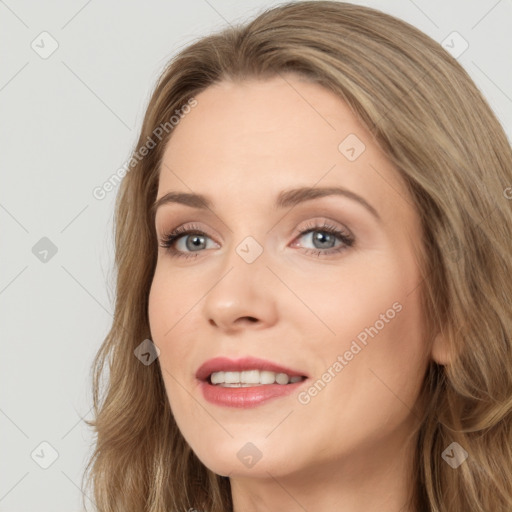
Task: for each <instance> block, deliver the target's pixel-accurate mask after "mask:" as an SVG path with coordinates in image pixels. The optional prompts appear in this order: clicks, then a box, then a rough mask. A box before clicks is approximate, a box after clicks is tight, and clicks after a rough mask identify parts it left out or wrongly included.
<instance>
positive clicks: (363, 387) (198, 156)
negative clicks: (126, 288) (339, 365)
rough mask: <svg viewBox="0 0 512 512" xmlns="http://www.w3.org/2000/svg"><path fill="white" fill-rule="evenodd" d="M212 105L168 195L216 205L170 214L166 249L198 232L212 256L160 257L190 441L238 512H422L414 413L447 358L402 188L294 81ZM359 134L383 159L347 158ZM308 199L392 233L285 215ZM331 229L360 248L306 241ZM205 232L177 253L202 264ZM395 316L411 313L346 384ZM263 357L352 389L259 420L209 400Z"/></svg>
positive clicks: (361, 131) (277, 405)
mask: <svg viewBox="0 0 512 512" xmlns="http://www.w3.org/2000/svg"><path fill="white" fill-rule="evenodd" d="M284 78H286V80H285V79H284ZM196 99H197V101H198V105H197V106H196V107H195V108H194V109H193V110H192V111H191V112H190V113H189V114H187V115H186V116H185V117H184V118H183V119H182V120H181V121H180V124H179V125H178V126H177V127H176V128H175V129H174V131H173V135H172V137H171V139H170V140H169V142H168V144H167V147H166V150H165V154H164V158H163V164H162V169H161V175H160V180H159V187H158V193H157V198H160V197H162V196H163V195H164V194H166V193H167V192H169V191H171V190H172V191H180V192H195V193H201V194H205V195H207V196H209V197H210V198H211V200H212V201H213V207H212V209H211V210H204V211H203V210H199V209H196V208H192V207H189V206H186V205H181V204H167V205H163V206H161V207H160V208H159V209H158V210H157V214H156V219H155V229H156V232H157V235H158V237H159V238H160V237H162V236H163V235H164V234H166V233H168V232H169V231H170V230H171V229H173V228H176V227H178V226H183V225H185V224H186V223H194V224H196V225H198V227H200V229H201V231H204V232H205V233H206V235H207V238H206V239H205V240H206V246H204V245H203V246H202V247H201V248H200V249H199V255H198V256H197V257H196V258H190V259H185V258H179V257H172V256H171V255H170V253H169V252H167V250H166V249H164V248H162V247H160V248H159V249H158V250H159V254H158V262H157V266H156V271H155V275H154V280H153V283H152V287H151V292H150V298H149V320H150V327H151V334H152V339H153V341H154V343H155V344H156V345H157V346H158V348H159V349H160V357H159V359H158V361H159V364H160V365H161V368H162V374H163V378H164V382H165V387H166V391H167V395H168V398H169V403H170V405H171V408H172V411H173V414H174V416H175V418H176V421H177V424H178V426H179V428H180V431H181V432H182V434H183V436H184V438H185V439H186V441H187V442H188V443H189V444H190V446H191V447H192V449H193V451H194V452H195V453H196V455H197V456H198V458H199V459H200V460H201V461H202V462H203V463H204V464H205V465H206V466H207V467H208V468H209V469H210V470H212V471H214V472H215V473H218V474H220V475H224V476H229V478H230V481H231V486H232V496H233V502H234V510H235V512H247V511H249V512H252V511H254V512H263V511H274V510H287V511H290V512H295V511H301V512H303V511H304V510H310V511H312V510H315V512H323V511H328V510H329V511H332V510H343V511H344V512H360V511H365V512H367V511H368V510H379V511H381V512H388V511H389V512H398V511H405V510H412V509H410V508H407V507H405V503H406V499H407V492H408V490H409V488H410V482H409V480H408V478H410V476H411V472H412V470H411V465H410V464H411V458H412V451H411V448H412V446H413V445H412V443H413V442H414V440H415V437H414V436H412V437H411V440H410V442H409V443H408V442H406V439H407V436H408V435H409V434H410V433H411V431H412V429H413V427H414V426H415V425H416V423H417V420H416V416H415V414H414V412H413V411H412V409H413V406H414V404H415V403H416V402H417V398H418V394H419V391H420V386H421V384H422V380H423V376H424V374H425V371H426V368H427V365H428V362H429V360H430V359H431V358H433V359H434V360H436V361H437V362H440V363H443V362H444V358H445V357H446V356H445V353H444V342H443V340H442V339H441V338H440V337H437V338H435V339H434V340H433V341H431V342H429V340H428V339H427V334H426V332H425V328H424V321H423V317H422V311H421V307H420V295H419V293H420V289H421V287H420V286H419V285H420V284H421V281H422V278H421V273H420V268H419V266H418V263H417V260H416V258H415V255H414V248H415V247H419V244H420V240H421V227H420V221H419V217H418V215H417V212H416V210H415V208H414V206H413V202H412V199H411V198H410V197H409V196H408V194H407V191H406V188H405V186H404V184H403V182H402V181H401V178H400V175H399V174H398V172H397V170H396V169H395V168H394V167H393V166H392V165H391V163H390V162H389V161H388V160H387V158H386V157H385V156H384V154H383V153H382V152H381V150H380V149H379V148H378V146H377V145H376V144H375V142H374V141H373V139H372V137H371V135H370V133H369V132H368V131H367V130H366V129H365V128H364V126H363V125H362V124H361V123H360V122H359V121H358V120H357V118H356V117H355V116H354V114H353V113H352V111H351V110H350V108H349V107H348V106H347V105H346V104H345V103H344V102H342V101H341V100H340V99H339V98H338V97H337V96H335V95H334V94H333V93H332V92H330V91H328V90H326V89H324V88H323V87H322V86H320V85H318V84H314V83H310V82H307V81H305V80H302V79H301V78H299V77H297V76H295V75H292V74H288V75H283V78H281V77H277V78H274V79H271V80H265V81H262V80H249V81H245V82H243V83H238V84H234V83H231V82H221V83H220V84H216V85H214V86H211V87H209V88H208V89H206V90H205V91H203V92H202V93H201V94H199V95H197V96H196ZM349 134H355V135H356V136H357V137H358V138H359V139H360V140H361V141H362V142H363V143H364V144H365V146H366V148H365V150H364V151H363V152H362V153H361V154H360V155H359V156H358V157H357V158H356V159H355V160H354V161H350V160H348V159H347V158H346V156H345V155H344V154H342V153H341V152H340V151H339V149H338V146H339V144H340V142H342V141H343V140H344V139H345V137H347V135H349ZM298 186H316V187H324V186H342V187H344V188H347V189H349V190H351V191H353V192H355V193H356V194H358V195H360V196H362V197H363V198H364V199H365V200H366V201H367V202H368V203H369V204H371V205H372V206H373V207H374V208H375V210H377V212H378V214H379V215H380V218H381V220H380V221H379V220H377V219H376V218H375V217H374V216H373V215H372V214H371V213H370V212H369V211H368V210H367V209H365V208H364V207H363V206H362V205H361V204H359V203H358V202H356V201H354V200H351V199H349V198H347V197H342V196H329V197H323V198H317V199H314V200H310V201H307V202H304V203H302V204H299V205H297V206H295V207H293V208H285V209H283V210H277V209H275V208H274V206H273V204H274V200H275V198H276V196H277V194H278V193H279V192H281V191H282V190H284V189H289V188H294V187H298ZM324 220H328V221H329V223H330V224H333V225H334V226H335V227H337V228H341V229H343V230H344V231H346V230H348V232H349V233H351V234H352V235H353V237H354V239H355V242H354V245H353V246H351V247H346V248H345V250H343V251H341V252H339V253H336V254H326V253H328V252H330V251H332V250H333V249H330V247H334V246H336V247H338V246H339V245H340V244H342V242H340V241H335V242H332V244H333V245H325V244H324V245H321V244H320V245H319V244H318V243H317V244H315V242H314V240H313V238H312V235H311V233H310V234H306V235H300V234H299V230H305V229H307V227H309V226H310V225H315V224H318V225H320V226H321V225H322V224H323V221H324ZM318 230H319V231H320V232H321V233H324V232H323V231H322V229H321V228H318ZM324 234H325V233H324ZM247 236H252V237H253V238H254V239H255V240H257V241H258V243H259V244H260V245H261V248H262V249H263V252H262V254H261V255H260V256H259V257H258V258H257V259H256V260H255V261H254V262H253V263H250V264H249V263H247V262H246V261H244V260H243V259H242V258H241V257H240V256H239V254H237V252H236V248H237V246H238V245H239V244H240V242H242V240H244V239H245V238H246V237H247ZM192 237H193V235H192ZM192 237H189V245H188V247H187V246H186V245H185V244H186V242H187V239H186V237H185V236H184V237H182V238H181V240H180V241H178V242H176V243H175V247H176V248H177V249H179V250H181V251H183V252H188V253H189V254H190V253H192V252H193V250H194V249H193V244H192V243H191V242H190V238H192ZM336 247H335V248H336ZM315 248H316V249H317V250H316V253H315V254H307V253H308V250H309V252H312V250H314V249H315ZM321 251H324V255H322V254H320V255H318V253H319V252H321ZM394 303H399V304H400V305H401V310H400V312H398V313H396V315H395V316H394V318H393V319H391V320H388V322H385V323H384V327H383V328H381V329H380V330H379V331H378V334H376V335H375V336H374V337H373V338H372V337H368V340H367V344H366V345H362V344H360V345H361V346H362V347H363V348H362V350H360V351H359V352H358V353H357V355H354V356H353V358H352V359H351V360H350V361H346V358H344V360H345V362H346V363H347V364H346V365H344V367H343V369H342V371H338V372H335V371H333V370H332V367H333V363H334V362H335V361H336V360H337V357H338V355H341V356H343V354H345V353H346V351H347V350H349V349H350V347H351V343H352V342H353V341H354V340H355V339H357V336H358V335H359V334H360V333H361V332H362V331H364V329H365V328H366V327H370V326H374V325H375V324H376V321H378V320H379V319H380V318H382V317H381V316H380V315H381V314H385V313H386V311H388V310H389V309H390V308H392V305H393V304H394ZM249 317H252V318H249ZM247 355H249V356H254V357H261V358H263V359H269V360H271V361H274V362H277V363H280V364H283V365H285V366H289V367H291V368H294V369H297V370H301V371H303V372H304V373H305V374H307V375H309V376H310V377H311V379H310V380H311V381H312V382H314V381H316V380H317V379H320V378H322V375H323V374H325V372H326V371H327V370H328V369H329V368H331V375H332V374H334V375H335V376H334V377H332V378H331V380H330V382H328V383H327V384H326V385H325V386H324V388H323V389H322V390H321V391H320V392H318V393H317V394H316V396H314V397H311V400H310V401H309V402H308V403H307V404H303V403H300V402H299V400H298V392H299V390H298V391H297V392H296V393H292V394H291V395H289V396H287V397H285V398H278V399H274V400H270V401H268V402H266V403H264V404H262V405H259V406H257V407H254V408H249V409H237V408H230V407H223V406H218V405H215V404H211V403H209V402H207V401H206V400H205V399H204V398H203V396H202V394H201V393H200V390H199V388H198V382H197V380H196V379H195V376H194V374H195V372H196V370H197V368H198V367H199V366H200V365H201V364H202V363H203V362H205V361H206V360H208V359H210V358H213V357H216V356H227V357H232V358H238V357H242V356H247ZM312 382H311V383H312ZM311 383H310V384H311ZM310 384H309V385H310ZM307 388H308V385H306V386H304V387H301V389H300V390H302V391H303V390H304V389H307ZM248 442H251V443H253V444H254V445H255V446H256V447H257V449H258V450H259V451H260V452H261V459H260V460H259V461H258V462H257V463H256V464H255V465H253V466H252V467H246V466H245V465H244V464H243V463H242V462H241V461H240V460H239V459H238V457H237V452H238V451H239V450H240V449H241V448H242V447H243V446H244V445H246V443H248Z"/></svg>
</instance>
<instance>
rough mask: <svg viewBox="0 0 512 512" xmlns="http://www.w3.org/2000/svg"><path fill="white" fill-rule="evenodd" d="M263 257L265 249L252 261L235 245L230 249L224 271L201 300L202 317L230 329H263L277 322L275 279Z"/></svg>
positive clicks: (215, 325)
mask: <svg viewBox="0 0 512 512" xmlns="http://www.w3.org/2000/svg"><path fill="white" fill-rule="evenodd" d="M266 261H267V259H266V257H265V253H264V252H263V254H261V256H259V257H258V258H257V259H256V260H255V261H253V262H251V263H248V262H247V261H245V260H244V259H243V258H242V257H240V256H239V255H238V254H237V253H236V251H235V250H234V249H233V250H232V251H231V252H230V254H229V255H228V256H227V257H226V259H225V261H224V268H223V269H224V272H222V275H221V277H220V278H219V279H218V280H217V281H216V282H215V283H214V285H213V286H212V287H211V288H210V289H209V291H208V292H207V293H206V296H205V299H204V301H203V310H202V312H203V315H204V318H205V319H206V320H207V322H208V323H209V324H210V325H211V326H212V327H214V328H218V329H222V330H225V331H227V332H233V331H237V330H240V329H244V328H252V329H262V328H265V327H269V326H271V325H273V324H274V323H275V322H276V318H277V305H276V291H277V288H276V287H277V286H278V282H277V279H276V277H275V276H274V274H273V273H272V272H271V271H270V270H269V269H268V267H267V265H266ZM226 267H227V268H226Z"/></svg>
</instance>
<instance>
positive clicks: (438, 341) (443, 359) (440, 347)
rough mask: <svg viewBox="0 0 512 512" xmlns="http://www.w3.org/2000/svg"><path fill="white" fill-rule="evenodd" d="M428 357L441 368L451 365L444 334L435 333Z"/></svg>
mask: <svg viewBox="0 0 512 512" xmlns="http://www.w3.org/2000/svg"><path fill="white" fill-rule="evenodd" d="M430 355H431V357H432V359H433V360H434V361H435V362H436V363H437V364H440V365H442V366H445V365H447V364H450V363H451V355H450V352H449V345H448V339H447V337H446V336H445V334H444V333H442V332H439V333H437V335H436V337H435V338H434V340H433V341H432V345H431V352H430Z"/></svg>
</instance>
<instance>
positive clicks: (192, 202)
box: [151, 187, 381, 221]
mask: <svg viewBox="0 0 512 512" xmlns="http://www.w3.org/2000/svg"><path fill="white" fill-rule="evenodd" d="M332 195H338V196H343V197H347V198H348V199H352V200H354V201H357V202H358V203H359V204H361V205H362V206H364V207H365V208H366V209H367V210H368V211H369V212H370V213H371V214H372V215H373V216H374V217H375V218H376V219H378V220H379V221H380V220H381V217H380V215H379V213H378V212H377V210H376V209H375V208H374V207H373V206H372V205H371V204H369V203H368V202H367V201H366V200H365V199H364V198H362V197H361V196H359V195H357V194H356V193H354V192H352V191H350V190H347V189H345V188H342V187H323V188H317V187H300V188H294V189H289V190H283V191H282V192H280V193H279V195H278V196H277V199H276V203H275V206H276V208H288V207H294V206H296V205H298V204H300V203H303V202H305V201H311V200H312V199H318V198H320V197H327V196H332ZM172 203H177V204H183V205H186V206H190V207H192V208H198V209H201V210H206V209H211V208H212V204H213V203H212V201H211V200H210V199H209V198H208V197H207V196H204V195H202V194H192V193H188V192H168V193H167V194H165V195H163V196H162V197H161V198H160V199H158V200H157V201H155V203H154V204H153V205H152V206H151V212H152V213H156V210H157V209H158V208H159V207H160V206H163V205H164V204H172Z"/></svg>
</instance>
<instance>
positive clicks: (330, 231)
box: [292, 221, 355, 256]
mask: <svg viewBox="0 0 512 512" xmlns="http://www.w3.org/2000/svg"><path fill="white" fill-rule="evenodd" d="M301 238H305V239H307V240H309V241H310V243H311V244H312V245H313V248H309V249H306V250H305V251H304V252H305V253H306V254H315V255H317V256H322V255H330V254H337V253H339V252H341V251H344V250H345V249H347V248H349V247H352V245H353V244H354V241H355V239H354V237H353V235H352V234H351V233H349V232H348V231H346V230H345V229H341V228H338V227H336V226H333V225H331V224H329V222H327V221H324V222H323V223H322V224H319V223H315V222H313V223H311V224H309V225H307V226H306V227H305V229H303V230H301V231H299V236H298V237H297V238H296V239H301ZM336 241H338V242H340V243H339V245H337V246H336V245H335V244H336ZM292 247H296V242H293V244H292Z"/></svg>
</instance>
